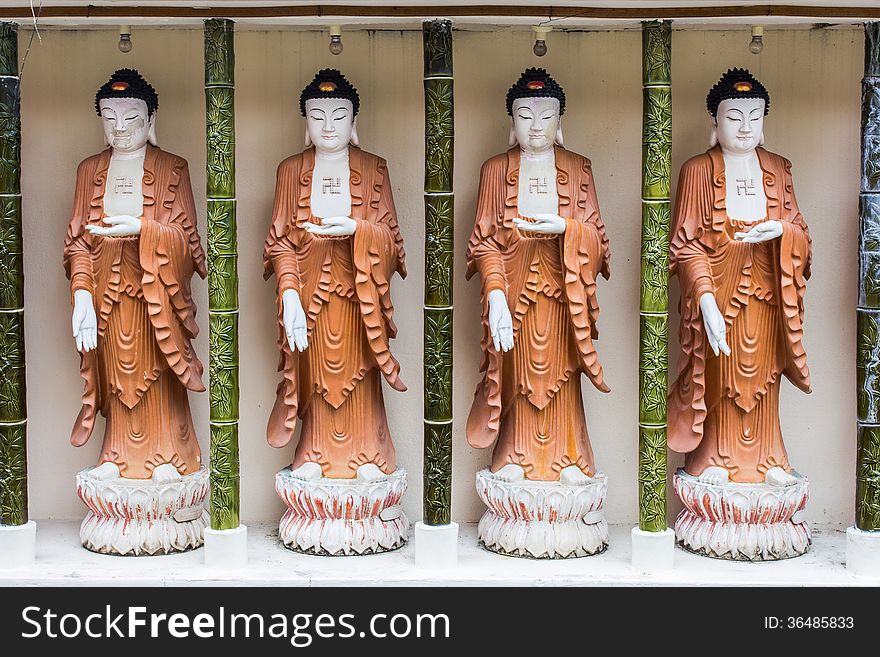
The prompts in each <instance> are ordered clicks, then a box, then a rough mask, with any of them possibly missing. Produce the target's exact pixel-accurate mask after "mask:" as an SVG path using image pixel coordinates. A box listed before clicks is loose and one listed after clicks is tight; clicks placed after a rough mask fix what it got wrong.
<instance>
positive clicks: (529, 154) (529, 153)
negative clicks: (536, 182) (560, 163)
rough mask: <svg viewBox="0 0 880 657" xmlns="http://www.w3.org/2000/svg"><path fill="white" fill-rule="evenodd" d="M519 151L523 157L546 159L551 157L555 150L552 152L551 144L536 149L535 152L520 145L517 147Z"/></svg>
mask: <svg viewBox="0 0 880 657" xmlns="http://www.w3.org/2000/svg"><path fill="white" fill-rule="evenodd" d="M519 153H520V156H521V157H524V158H525V159H527V160H546V159H548V158H551V157H553V156H554V155H555V152H554V150H553V147H552V146H551V147H550V148H548V149H546V150H543V151H537V152H535V151H527V150H526V149H524V148H522V147H521V148H520V149H519Z"/></svg>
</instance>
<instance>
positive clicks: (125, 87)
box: [95, 68, 159, 116]
mask: <svg viewBox="0 0 880 657" xmlns="http://www.w3.org/2000/svg"><path fill="white" fill-rule="evenodd" d="M105 98H138V99H140V100H142V101H144V102H145V103H146V104H147V113H148V115H149V116H152V115H153V112H155V111H156V110H157V109H159V94H157V93H156V90H155V89H153V86H152V85H151V84H150V83H149V82H147V81H146V80H145V79H144V76H142V75H141V74H140V73H138V72H137V71H136V70H135V69H133V68H121V69H119V70H118V71H116V72H115V73H114V74H113V75H111V76H110V79H109V80H107V82H105V83H104V84H103V85H101V88H100V89H98V93H96V94H95V112H96V113H97V114H98V116H100V115H101V101H102V100H104V99H105Z"/></svg>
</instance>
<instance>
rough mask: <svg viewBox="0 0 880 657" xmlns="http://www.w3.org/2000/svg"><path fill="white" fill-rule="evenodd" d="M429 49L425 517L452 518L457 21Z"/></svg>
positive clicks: (434, 33) (432, 26)
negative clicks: (454, 29) (454, 66)
mask: <svg viewBox="0 0 880 657" xmlns="http://www.w3.org/2000/svg"><path fill="white" fill-rule="evenodd" d="M422 37H423V45H424V55H425V329H424V330H425V352H424V356H425V375H424V376H425V461H424V468H425V492H424V522H425V523H426V524H428V525H447V524H449V522H450V506H451V499H450V498H451V490H452V242H453V194H452V161H453V100H452V99H453V95H452V89H453V81H452V23H451V22H450V21H448V20H435V21H426V22H425V23H423V25H422Z"/></svg>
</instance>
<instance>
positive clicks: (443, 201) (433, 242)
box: [425, 196, 453, 306]
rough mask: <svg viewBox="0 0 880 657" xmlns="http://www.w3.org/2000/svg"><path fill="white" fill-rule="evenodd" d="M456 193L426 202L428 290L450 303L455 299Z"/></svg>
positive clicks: (428, 295)
mask: <svg viewBox="0 0 880 657" xmlns="http://www.w3.org/2000/svg"><path fill="white" fill-rule="evenodd" d="M452 212H453V208H452V197H451V196H449V197H443V198H437V197H433V198H430V199H429V200H428V202H426V203H425V293H426V298H429V299H436V300H438V304H437V305H444V306H446V305H450V304H451V300H452V285H451V283H452V280H451V278H452V276H451V274H452V250H453V234H452Z"/></svg>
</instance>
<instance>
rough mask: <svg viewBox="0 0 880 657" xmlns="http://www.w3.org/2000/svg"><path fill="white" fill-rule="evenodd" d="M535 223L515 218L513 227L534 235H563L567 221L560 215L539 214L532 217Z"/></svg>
mask: <svg viewBox="0 0 880 657" xmlns="http://www.w3.org/2000/svg"><path fill="white" fill-rule="evenodd" d="M532 219H533V221H526V220H525V219H523V218H522V217H515V218H514V220H513V225H514V226H516V227H517V228H519V229H520V230H525V231H530V232H532V233H550V234H556V235H561V234H562V233H564V232H565V219H563V218H562V217H560V216H559V215H558V214H552V213H543V212H541V213H538V214H536V215H535V216H534V217H532Z"/></svg>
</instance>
